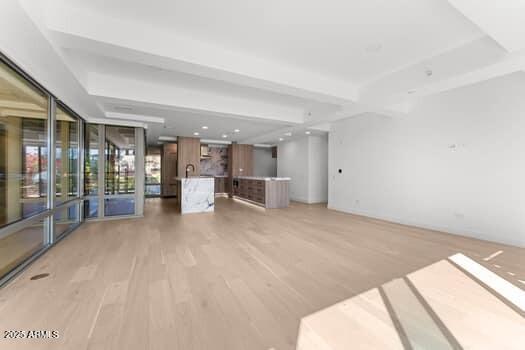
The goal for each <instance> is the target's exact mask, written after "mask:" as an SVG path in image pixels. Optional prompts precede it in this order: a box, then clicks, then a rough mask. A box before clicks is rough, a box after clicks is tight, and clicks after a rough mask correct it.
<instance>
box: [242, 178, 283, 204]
mask: <svg viewBox="0 0 525 350" xmlns="http://www.w3.org/2000/svg"><path fill="white" fill-rule="evenodd" d="M288 184H289V181H287V180H258V179H243V178H234V179H233V195H234V196H236V197H239V198H242V199H247V200H249V201H251V202H254V203H256V204H259V205H261V206H263V207H265V208H286V207H288V205H289V204H290V200H289V196H288V191H289V190H288Z"/></svg>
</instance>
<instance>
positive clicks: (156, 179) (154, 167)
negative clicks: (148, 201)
mask: <svg viewBox="0 0 525 350" xmlns="http://www.w3.org/2000/svg"><path fill="white" fill-rule="evenodd" d="M147 150H148V151H147V154H146V160H145V172H146V186H145V192H146V196H148V197H156V196H160V186H161V182H160V181H161V176H160V174H161V173H160V167H161V155H160V152H161V150H160V148H159V147H148V148H147Z"/></svg>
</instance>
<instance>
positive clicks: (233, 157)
mask: <svg viewBox="0 0 525 350" xmlns="http://www.w3.org/2000/svg"><path fill="white" fill-rule="evenodd" d="M228 175H229V176H230V177H229V178H228V180H227V186H228V191H229V192H228V193H230V194H233V193H232V186H233V178H234V177H235V176H253V145H241V144H236V143H234V144H231V145H230V146H229V147H228Z"/></svg>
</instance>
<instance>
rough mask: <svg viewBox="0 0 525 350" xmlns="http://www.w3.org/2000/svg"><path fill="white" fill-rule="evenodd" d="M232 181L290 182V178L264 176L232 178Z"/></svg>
mask: <svg viewBox="0 0 525 350" xmlns="http://www.w3.org/2000/svg"><path fill="white" fill-rule="evenodd" d="M233 178H234V179H245V180H263V181H290V180H291V178H290V177H266V176H234V177H233Z"/></svg>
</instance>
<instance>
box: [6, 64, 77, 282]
mask: <svg viewBox="0 0 525 350" xmlns="http://www.w3.org/2000/svg"><path fill="white" fill-rule="evenodd" d="M81 123H82V121H81V119H80V118H79V117H77V116H75V115H74V114H73V113H72V112H70V111H68V110H67V108H66V107H65V106H62V105H59V104H57V103H56V100H55V98H54V97H53V96H51V95H50V94H49V93H48V92H47V91H45V89H43V88H41V87H40V86H38V84H36V83H34V82H33V81H31V79H30V78H29V77H27V76H26V75H24V74H23V73H22V72H21V71H19V70H18V69H17V68H15V66H14V65H12V64H11V63H10V62H8V60H7V59H5V58H4V57H3V56H1V55H0V283H2V282H3V281H5V280H6V279H7V278H8V277H9V276H10V275H12V274H13V273H14V272H16V270H17V269H19V268H21V267H22V266H23V265H24V264H25V263H27V262H28V261H29V260H30V259H31V258H33V257H35V256H36V255H37V254H38V253H40V252H42V251H44V250H45V249H46V248H47V247H49V246H51V245H52V244H53V243H54V242H55V241H56V240H57V239H58V237H59V236H60V235H61V234H63V233H66V232H69V231H70V230H71V229H72V228H74V227H76V226H78V224H79V222H80V215H79V214H80V211H79V203H80V198H79V186H78V185H79V184H78V179H79V175H80V168H79V130H80V128H81ZM50 164H52V166H50ZM50 194H52V195H50Z"/></svg>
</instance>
